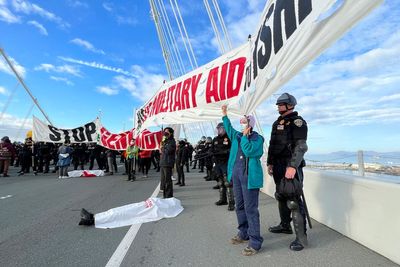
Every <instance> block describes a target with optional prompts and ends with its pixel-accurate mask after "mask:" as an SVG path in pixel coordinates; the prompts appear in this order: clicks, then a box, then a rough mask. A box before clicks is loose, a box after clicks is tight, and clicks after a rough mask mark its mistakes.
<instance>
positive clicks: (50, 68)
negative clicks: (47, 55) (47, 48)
mask: <svg viewBox="0 0 400 267" xmlns="http://www.w3.org/2000/svg"><path fill="white" fill-rule="evenodd" d="M34 70H36V71H45V72H57V73H67V74H71V75H73V76H76V77H82V74H81V72H80V70H79V69H78V68H77V67H75V66H71V65H62V66H54V65H52V64H47V63H42V64H40V65H39V66H37V67H35V68H34Z"/></svg>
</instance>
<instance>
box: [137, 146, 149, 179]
mask: <svg viewBox="0 0 400 267" xmlns="http://www.w3.org/2000/svg"><path fill="white" fill-rule="evenodd" d="M139 156H140V158H141V161H140V164H141V165H142V166H141V169H142V173H143V176H142V177H143V178H147V176H148V174H149V169H150V166H151V150H141V151H140V152H139Z"/></svg>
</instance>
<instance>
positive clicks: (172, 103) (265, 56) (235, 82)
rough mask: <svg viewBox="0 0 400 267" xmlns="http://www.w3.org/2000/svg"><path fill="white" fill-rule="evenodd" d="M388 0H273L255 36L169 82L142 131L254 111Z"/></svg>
mask: <svg viewBox="0 0 400 267" xmlns="http://www.w3.org/2000/svg"><path fill="white" fill-rule="evenodd" d="M382 1H383V0H341V1H337V0H324V1H321V0H272V1H268V2H267V4H266V6H265V8H264V11H263V15H262V17H261V21H260V24H259V26H258V29H257V32H256V34H255V35H253V36H252V38H251V40H250V41H249V42H248V43H246V44H244V45H242V46H241V47H239V48H236V49H234V50H232V51H230V52H229V53H227V54H225V55H223V56H221V57H219V58H217V59H215V60H214V61H212V62H210V63H208V64H206V65H204V66H202V67H200V68H198V69H196V70H194V71H192V72H190V73H188V74H186V75H184V76H182V77H179V78H177V79H175V80H172V81H170V82H168V83H166V84H164V85H163V86H162V87H161V88H160V89H159V90H158V92H157V93H156V95H155V96H154V97H153V98H151V99H150V100H149V101H148V102H147V103H146V104H145V105H144V106H142V107H141V108H140V109H138V111H137V113H136V118H135V119H136V121H137V122H138V128H139V130H141V129H144V128H148V127H149V126H152V125H161V124H179V123H188V122H198V121H207V120H214V119H218V118H220V117H221V110H220V108H221V105H222V104H228V106H229V113H230V114H232V115H237V116H243V115H244V114H250V113H251V112H252V111H254V110H255V109H256V107H257V106H259V105H260V104H261V103H262V102H263V101H264V100H265V99H267V98H268V97H269V96H270V95H271V94H272V93H273V92H275V91H277V90H278V89H279V88H280V87H282V86H283V85H284V84H285V83H286V82H288V81H289V80H290V79H291V78H292V77H293V76H294V75H296V74H297V73H298V72H299V71H300V70H301V69H302V68H304V67H305V66H306V65H307V64H308V63H309V62H311V61H312V60H313V59H314V58H316V57H317V56H318V55H319V54H321V53H322V51H323V50H324V49H326V48H327V47H328V46H329V45H330V44H332V43H333V42H334V41H335V40H337V39H338V38H339V37H340V36H341V35H342V34H343V33H345V32H346V31H347V30H349V29H350V28H351V27H352V26H353V25H354V24H356V23H357V22H358V21H359V20H361V19H362V18H363V17H365V16H366V15H367V14H368V13H369V12H370V11H371V10H373V9H374V8H375V7H377V6H378V5H379V4H380V3H382Z"/></svg>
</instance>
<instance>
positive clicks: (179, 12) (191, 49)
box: [174, 0, 198, 69]
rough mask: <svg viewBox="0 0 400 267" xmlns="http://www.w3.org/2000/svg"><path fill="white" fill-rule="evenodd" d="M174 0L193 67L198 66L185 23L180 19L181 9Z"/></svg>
mask: <svg viewBox="0 0 400 267" xmlns="http://www.w3.org/2000/svg"><path fill="white" fill-rule="evenodd" d="M174 1H175V6H176V11H177V13H178V15H179V18H180V21H181V23H182V28H183V31H184V33H185V36H186V39H187V42H188V45H189V49H190V52H191V53H192V57H193V60H194V65H195V67H196V69H197V68H198V65H197V60H196V57H195V55H194V52H193V47H192V44H191V42H190V38H189V35H188V33H187V31H186V27H185V23H184V22H183V19H182V15H181V11H180V9H179V6H178V3H177V2H176V0H174Z"/></svg>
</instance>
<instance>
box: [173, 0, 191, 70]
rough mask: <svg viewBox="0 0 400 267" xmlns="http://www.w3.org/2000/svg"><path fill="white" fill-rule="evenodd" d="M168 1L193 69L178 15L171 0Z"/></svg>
mask: <svg viewBox="0 0 400 267" xmlns="http://www.w3.org/2000/svg"><path fill="white" fill-rule="evenodd" d="M169 2H170V4H171V8H172V12H173V13H174V17H175V20H176V23H177V25H178V29H179V33H180V34H181V37H182V40H183V45H184V47H185V50H186V54H187V56H188V59H189V62H190V66H191V67H192V70H194V69H195V67H194V65H193V61H192V58H191V56H190V53H189V50H188V47H187V44H186V39H185V38H184V37H183V33H182V28H181V26H180V23H179V20H178V17H177V15H176V11H175V7H174V4H173V3H172V0H169ZM196 65H197V63H196Z"/></svg>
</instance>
